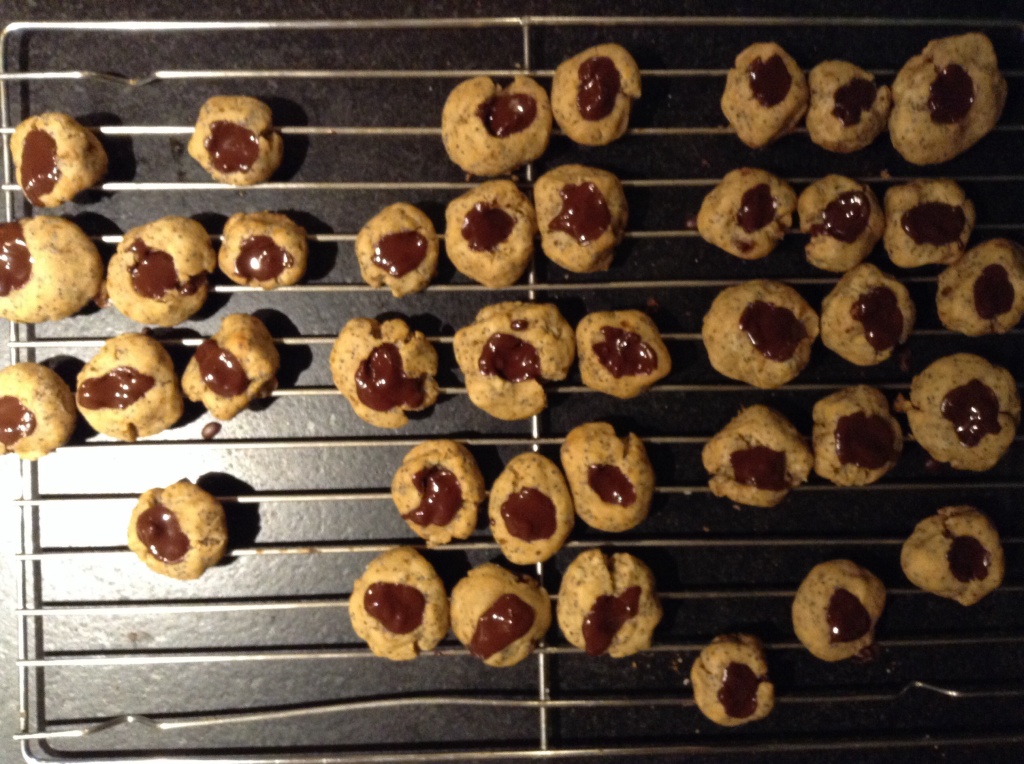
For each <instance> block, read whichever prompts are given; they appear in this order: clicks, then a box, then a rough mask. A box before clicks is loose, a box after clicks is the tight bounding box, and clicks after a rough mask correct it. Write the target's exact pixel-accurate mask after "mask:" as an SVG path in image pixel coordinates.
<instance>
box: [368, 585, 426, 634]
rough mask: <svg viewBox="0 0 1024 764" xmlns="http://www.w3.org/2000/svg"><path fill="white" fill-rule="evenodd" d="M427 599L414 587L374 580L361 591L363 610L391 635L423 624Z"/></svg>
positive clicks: (413, 629) (408, 630)
mask: <svg viewBox="0 0 1024 764" xmlns="http://www.w3.org/2000/svg"><path fill="white" fill-rule="evenodd" d="M426 605H427V600H426V598H425V597H424V596H423V592H421V591H420V590H419V589H417V588H416V587H414V586H406V585H405V584H391V583H387V582H385V581H377V582H375V583H372V584H370V585H369V586H368V587H367V588H366V592H365V594H363V607H364V608H365V609H366V612H367V613H368V614H370V615H371V616H373V617H374V618H376V619H377V620H378V621H380V623H381V625H383V626H384V628H385V629H387V630H388V631H390V632H391V633H392V634H408V633H409V632H410V631H415V630H416V629H417V628H418V627H419V625H420V624H421V623H423V610H424V608H425V607H426Z"/></svg>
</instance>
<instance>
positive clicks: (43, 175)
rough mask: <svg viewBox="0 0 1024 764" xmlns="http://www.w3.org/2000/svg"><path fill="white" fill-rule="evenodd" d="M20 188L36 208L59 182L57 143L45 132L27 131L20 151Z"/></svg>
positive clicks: (37, 130)
mask: <svg viewBox="0 0 1024 764" xmlns="http://www.w3.org/2000/svg"><path fill="white" fill-rule="evenodd" d="M20 174H21V187H22V189H23V190H24V191H25V196H26V198H28V200H29V201H30V202H32V204H34V205H35V206H37V207H40V206H42V198H43V197H44V196H46V194H48V193H50V192H51V191H53V187H54V186H56V185H57V181H58V180H60V169H59V168H58V167H57V142H56V141H55V140H54V139H53V136H51V135H50V134H49V133H48V132H46V131H45V130H39V129H38V128H37V129H35V130H29V133H28V135H26V136H25V143H24V144H23V145H22V150H21V173H20Z"/></svg>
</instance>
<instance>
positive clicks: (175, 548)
mask: <svg viewBox="0 0 1024 764" xmlns="http://www.w3.org/2000/svg"><path fill="white" fill-rule="evenodd" d="M135 534H136V535H137V536H138V537H139V541H141V542H142V543H143V544H145V545H146V547H147V548H148V549H149V551H150V554H152V555H153V556H154V557H156V558H157V559H158V560H162V561H163V562H166V563H175V562H178V561H179V560H181V559H182V558H183V557H184V556H185V554H186V553H187V552H188V550H189V548H191V546H192V544H191V543H190V542H189V539H188V535H186V534H185V533H184V532H183V531H182V530H181V525H179V524H178V518H177V517H175V515H174V513H173V512H172V511H171V510H169V509H168V508H167V507H165V506H164V505H163V504H154V505H153V506H152V507H150V508H149V509H147V510H146V511H145V512H143V513H142V514H141V515H139V519H138V520H137V521H136V523H135Z"/></svg>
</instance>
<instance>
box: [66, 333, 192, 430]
mask: <svg viewBox="0 0 1024 764" xmlns="http://www.w3.org/2000/svg"><path fill="white" fill-rule="evenodd" d="M75 402H76V403H77V405H78V411H79V413H81V415H82V416H83V417H85V421H87V422H88V423H89V424H90V425H91V426H92V428H93V429H94V430H96V431H97V432H101V433H103V434H104V435H109V436H110V437H112V438H117V439H118V440H126V441H128V442H129V443H133V442H135V440H137V439H138V438H145V437H147V436H149V435H156V434H157V433H159V432H163V431H164V430H166V429H167V428H168V427H172V426H173V425H174V424H175V422H177V421H178V420H179V419H180V418H181V414H182V412H183V411H184V409H185V403H184V401H183V400H182V399H181V389H180V388H179V387H178V377H177V375H175V373H174V364H173V362H172V361H171V357H170V356H169V355H168V354H167V351H166V350H164V346H163V345H161V344H160V343H159V342H157V341H156V340H154V339H153V338H152V337H147V336H145V335H143V334H121V335H119V336H117V337H113V338H111V339H109V340H107V341H106V342H105V343H103V347H102V348H100V350H99V352H98V353H96V355H94V356H93V357H92V358H91V359H90V360H89V362H88V363H87V364H85V366H83V367H82V370H81V371H80V372H78V381H77V389H76V392H75Z"/></svg>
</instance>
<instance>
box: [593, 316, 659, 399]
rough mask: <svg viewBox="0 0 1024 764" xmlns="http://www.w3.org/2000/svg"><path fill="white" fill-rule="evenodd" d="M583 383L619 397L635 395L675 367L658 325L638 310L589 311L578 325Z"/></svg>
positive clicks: (632, 396) (633, 396)
mask: <svg viewBox="0 0 1024 764" xmlns="http://www.w3.org/2000/svg"><path fill="white" fill-rule="evenodd" d="M576 354H577V356H578V357H579V359H580V376H581V377H582V378H583V384H585V385H586V386H587V387H589V388H592V389H594V390H597V391H598V392H602V393H607V394H608V395H614V396H615V397H616V398H635V397H636V396H638V395H640V393H642V392H644V391H645V390H647V389H648V388H650V387H651V385H653V384H655V383H656V382H658V381H659V380H661V379H663V378H665V377H666V376H667V375H668V374H669V372H671V371H672V356H671V354H670V353H669V352H668V348H667V347H665V343H664V342H662V340H661V334H660V333H659V332H658V327H657V325H655V323H654V322H653V321H652V320H651V319H650V317H649V316H648V315H647V314H646V313H644V312H642V311H639V310H612V311H603V312H598V313H588V314H587V315H586V316H584V317H583V320H582V321H580V323H579V324H578V325H577V327H576Z"/></svg>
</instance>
